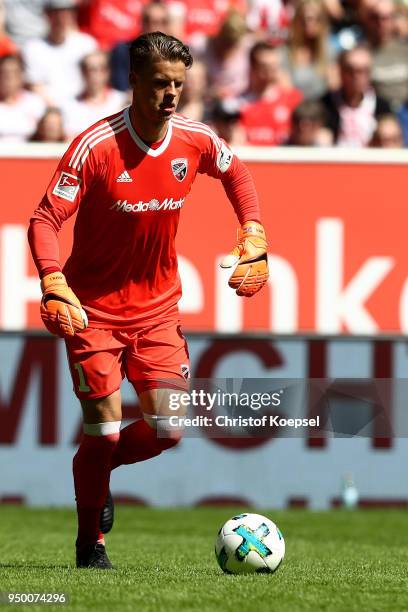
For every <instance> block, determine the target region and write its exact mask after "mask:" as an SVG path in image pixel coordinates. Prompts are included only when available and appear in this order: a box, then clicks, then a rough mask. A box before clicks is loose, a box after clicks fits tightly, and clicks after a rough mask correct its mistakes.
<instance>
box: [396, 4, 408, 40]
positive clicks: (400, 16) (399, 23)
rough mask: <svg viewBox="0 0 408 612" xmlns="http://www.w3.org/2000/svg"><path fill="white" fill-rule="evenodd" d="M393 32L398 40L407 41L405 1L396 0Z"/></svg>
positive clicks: (406, 5)
mask: <svg viewBox="0 0 408 612" xmlns="http://www.w3.org/2000/svg"><path fill="white" fill-rule="evenodd" d="M395 30H396V33H397V36H398V38H399V39H400V40H405V42H407V41H408V4H407V2H406V1H405V0H396V4H395Z"/></svg>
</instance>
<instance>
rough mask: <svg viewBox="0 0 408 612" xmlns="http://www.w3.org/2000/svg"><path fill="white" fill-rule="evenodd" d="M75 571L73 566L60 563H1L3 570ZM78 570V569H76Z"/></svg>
mask: <svg viewBox="0 0 408 612" xmlns="http://www.w3.org/2000/svg"><path fill="white" fill-rule="evenodd" d="M6 568H10V569H73V566H72V565H62V564H58V563H35V564H33V563H0V570H2V569H6ZM75 569H76V568H75Z"/></svg>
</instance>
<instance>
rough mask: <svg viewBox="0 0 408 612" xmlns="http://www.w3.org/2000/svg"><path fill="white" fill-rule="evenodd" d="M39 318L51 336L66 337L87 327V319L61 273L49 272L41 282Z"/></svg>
mask: <svg viewBox="0 0 408 612" xmlns="http://www.w3.org/2000/svg"><path fill="white" fill-rule="evenodd" d="M41 289H42V292H43V297H42V300H41V318H42V320H43V323H44V325H45V327H46V328H47V329H48V331H50V332H51V333H52V334H56V335H57V336H61V337H67V336H74V335H75V334H76V333H77V332H79V331H82V330H83V329H85V328H86V327H88V317H87V316H86V312H85V311H84V309H83V308H82V307H81V303H80V301H79V300H78V298H77V296H76V295H75V293H74V292H73V291H72V289H70V287H68V285H67V281H66V279H65V276H64V275H63V273H62V272H51V274H47V275H46V276H44V278H43V279H42V280H41Z"/></svg>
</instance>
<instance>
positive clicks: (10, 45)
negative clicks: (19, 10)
mask: <svg viewBox="0 0 408 612" xmlns="http://www.w3.org/2000/svg"><path fill="white" fill-rule="evenodd" d="M17 53H18V47H17V45H16V43H15V42H14V41H13V40H12V39H11V38H10V37H9V36H8V35H7V33H6V6H5V4H4V0H0V57H3V56H4V55H16V54H17Z"/></svg>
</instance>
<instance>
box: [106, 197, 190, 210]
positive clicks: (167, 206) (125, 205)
mask: <svg viewBox="0 0 408 612" xmlns="http://www.w3.org/2000/svg"><path fill="white" fill-rule="evenodd" d="M183 204H184V198H180V199H179V200H173V198H165V199H164V200H163V202H159V200H156V199H155V198H153V199H152V200H150V201H149V202H143V201H142V200H139V202H134V203H132V202H128V201H127V200H117V202H115V204H113V205H112V206H111V207H110V210H117V211H120V212H125V213H137V212H148V211H149V212H155V211H159V210H177V209H178V208H181V207H182V206H183Z"/></svg>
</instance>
